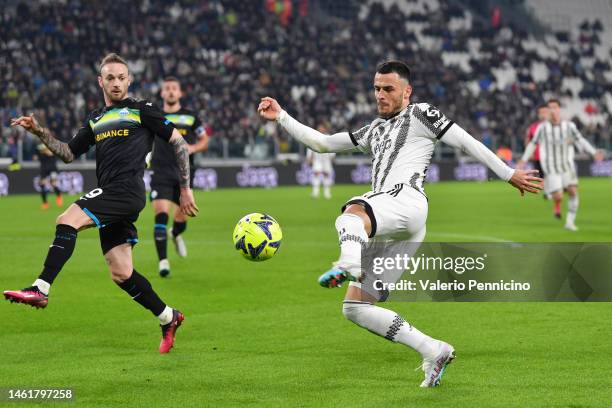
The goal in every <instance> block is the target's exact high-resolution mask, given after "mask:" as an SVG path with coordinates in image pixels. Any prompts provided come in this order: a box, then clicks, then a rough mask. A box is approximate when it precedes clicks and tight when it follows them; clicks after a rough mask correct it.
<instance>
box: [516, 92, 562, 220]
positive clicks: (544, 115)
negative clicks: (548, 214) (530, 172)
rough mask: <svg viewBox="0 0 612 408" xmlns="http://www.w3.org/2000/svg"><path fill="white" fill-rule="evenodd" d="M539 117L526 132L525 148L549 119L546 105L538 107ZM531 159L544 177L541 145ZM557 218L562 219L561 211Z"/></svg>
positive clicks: (543, 195) (557, 213)
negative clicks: (537, 130) (542, 124)
mask: <svg viewBox="0 0 612 408" xmlns="http://www.w3.org/2000/svg"><path fill="white" fill-rule="evenodd" d="M537 116H538V120H537V121H535V122H533V123H532V124H531V125H529V127H528V128H527V131H526V132H525V140H524V143H525V146H527V145H528V144H529V142H531V140H532V139H533V136H534V135H535V131H536V129H537V128H538V126H539V125H540V123H542V122H545V121H547V120H548V119H549V116H550V112H549V110H548V105H546V104H545V105H540V106H538V112H537ZM529 159H530V160H533V166H534V167H535V168H536V169H537V170H538V171H539V172H540V177H544V170H542V164H541V163H540V145H539V144H536V148H535V152H534V153H533V156H532V157H530V158H529ZM542 197H544V198H545V199H548V198H550V197H548V196H547V194H542ZM555 216H556V217H557V218H561V211H560V209H559V211H558V212H555Z"/></svg>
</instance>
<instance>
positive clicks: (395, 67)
mask: <svg viewBox="0 0 612 408" xmlns="http://www.w3.org/2000/svg"><path fill="white" fill-rule="evenodd" d="M376 72H377V73H379V74H390V73H392V72H395V73H396V74H397V75H399V76H400V78H403V79H405V80H406V81H408V83H410V68H408V64H406V63H405V62H403V61H397V60H391V61H385V62H383V63H381V64H380V65H378V66H377V67H376Z"/></svg>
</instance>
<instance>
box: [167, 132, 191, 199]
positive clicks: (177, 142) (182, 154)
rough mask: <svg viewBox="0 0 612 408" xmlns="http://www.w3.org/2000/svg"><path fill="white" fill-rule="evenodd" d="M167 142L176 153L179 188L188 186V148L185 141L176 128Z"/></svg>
mask: <svg viewBox="0 0 612 408" xmlns="http://www.w3.org/2000/svg"><path fill="white" fill-rule="evenodd" d="M169 142H170V144H172V147H173V148H174V154H175V155H176V163H177V164H178V168H179V176H180V182H181V188H189V149H188V147H187V142H185V139H184V138H183V136H181V134H180V133H179V132H178V130H176V129H175V130H174V131H173V132H172V136H171V137H170V140H169Z"/></svg>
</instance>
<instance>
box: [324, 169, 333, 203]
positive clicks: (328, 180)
mask: <svg viewBox="0 0 612 408" xmlns="http://www.w3.org/2000/svg"><path fill="white" fill-rule="evenodd" d="M331 184H332V178H331V174H326V175H324V176H323V195H324V196H325V198H331V189H330V186H331Z"/></svg>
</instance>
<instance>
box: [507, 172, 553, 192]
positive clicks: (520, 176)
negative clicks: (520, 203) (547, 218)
mask: <svg viewBox="0 0 612 408" xmlns="http://www.w3.org/2000/svg"><path fill="white" fill-rule="evenodd" d="M537 175H538V171H537V170H520V169H516V170H514V174H513V175H512V178H511V179H510V180H508V183H510V184H512V185H513V186H514V187H515V188H516V189H518V190H519V191H520V192H521V195H525V191H527V192H528V193H534V194H537V193H538V192H539V191H540V190H542V184H541V183H542V182H543V181H544V180H543V179H541V178H540V177H537ZM536 183H540V184H536Z"/></svg>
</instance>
